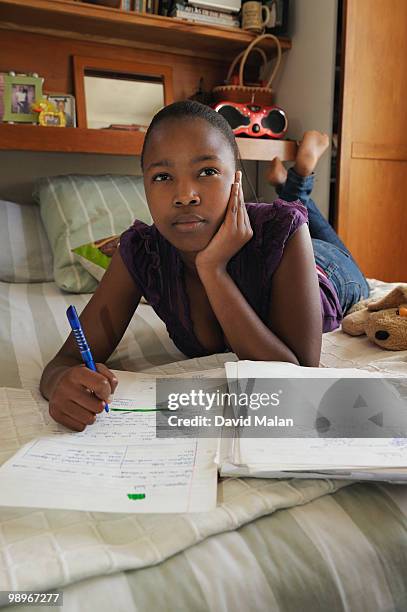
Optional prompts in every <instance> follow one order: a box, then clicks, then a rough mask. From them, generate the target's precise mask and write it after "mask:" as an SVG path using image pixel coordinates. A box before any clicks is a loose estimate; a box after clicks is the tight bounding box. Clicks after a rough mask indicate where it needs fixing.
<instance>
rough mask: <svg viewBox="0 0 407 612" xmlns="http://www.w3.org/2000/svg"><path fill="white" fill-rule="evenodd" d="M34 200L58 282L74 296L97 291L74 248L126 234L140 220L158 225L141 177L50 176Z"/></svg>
mask: <svg viewBox="0 0 407 612" xmlns="http://www.w3.org/2000/svg"><path fill="white" fill-rule="evenodd" d="M34 197H35V198H36V200H37V201H38V202H39V204H40V210H41V217H42V220H43V222H44V226H45V230H46V232H47V235H48V238H49V241H50V243H51V248H52V252H53V255H54V276H55V282H56V283H57V285H58V286H59V287H60V288H61V289H63V290H64V291H70V292H73V293H91V292H93V291H94V290H95V289H96V287H97V281H96V280H95V278H93V276H92V275H91V274H89V272H88V271H87V270H85V268H84V267H83V266H82V265H81V264H80V263H79V262H78V261H76V258H75V255H74V253H73V252H72V251H73V249H76V248H77V247H79V246H81V245H83V244H86V243H89V242H95V241H96V240H100V239H101V238H104V237H105V236H112V235H116V234H121V233H122V232H123V231H124V230H125V229H127V228H128V227H129V226H130V225H131V224H132V223H133V222H134V219H136V218H137V219H140V220H141V221H144V223H151V222H152V219H151V216H150V212H149V210H148V206H147V202H146V197H145V193H144V186H143V179H142V177H140V176H121V175H117V176H115V175H110V174H107V175H102V176H86V175H66V176H54V177H47V178H44V179H40V181H39V182H38V184H37V187H36V190H35V193H34Z"/></svg>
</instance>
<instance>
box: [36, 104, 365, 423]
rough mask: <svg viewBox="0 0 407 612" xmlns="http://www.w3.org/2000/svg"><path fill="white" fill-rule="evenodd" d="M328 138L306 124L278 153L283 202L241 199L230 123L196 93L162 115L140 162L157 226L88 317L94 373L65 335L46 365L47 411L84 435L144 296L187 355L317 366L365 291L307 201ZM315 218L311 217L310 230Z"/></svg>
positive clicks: (112, 270) (130, 249)
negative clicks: (293, 147) (324, 341)
mask: <svg viewBox="0 0 407 612" xmlns="http://www.w3.org/2000/svg"><path fill="white" fill-rule="evenodd" d="M327 146H328V137H327V136H326V135H324V134H320V133H318V132H306V133H305V135H304V138H303V140H302V142H301V144H300V146H299V148H298V153H297V157H296V160H295V165H294V167H293V168H292V169H290V170H289V171H288V174H287V172H286V170H285V168H284V166H283V165H282V163H281V162H280V161H279V160H278V159H275V160H274V162H273V163H272V166H271V172H270V180H271V182H272V183H274V184H275V186H276V189H277V192H278V194H279V199H277V200H276V201H275V202H273V204H245V203H244V200H243V191H242V185H241V172H240V170H238V169H237V168H238V167H239V154H238V149H237V144H236V141H235V138H234V135H233V132H232V130H231V128H230V127H229V124H228V123H227V122H226V120H225V119H224V118H223V117H222V116H221V115H219V114H218V113H217V112H215V111H214V110H212V109H211V108H209V107H207V106H204V105H202V104H199V103H197V102H191V101H186V102H176V103H174V104H171V105H170V106H167V107H165V108H164V109H162V110H161V111H160V112H159V113H158V114H157V115H156V116H155V117H154V119H153V121H152V123H151V125H150V127H149V129H148V131H147V134H146V138H145V142H144V148H143V152H142V156H141V165H142V168H143V173H144V184H145V192H146V197H147V202H148V205H149V208H150V212H151V215H152V218H153V220H154V224H153V225H152V226H148V225H145V224H144V223H142V222H141V221H135V223H134V224H133V225H132V227H130V228H129V229H128V230H127V231H125V232H124V233H123V235H122V236H121V239H120V246H119V250H118V252H117V253H116V254H115V255H114V256H113V258H112V262H111V265H110V267H109V269H108V271H107V272H106V273H105V275H104V277H103V280H102V281H101V283H100V285H99V287H98V289H97V290H96V292H95V294H94V295H93V297H92V298H91V300H90V301H89V303H88V304H87V306H86V308H85V309H84V311H83V313H82V315H81V322H82V326H83V329H84V332H85V335H86V337H87V339H88V342H89V345H90V346H91V348H92V352H93V356H94V359H95V362H98V366H97V367H98V372H92V371H91V370H88V369H87V368H85V367H84V366H83V364H82V363H81V361H80V357H79V354H78V349H77V346H76V344H75V342H74V340H73V338H72V334H71V335H70V336H69V338H68V339H67V341H66V342H65V344H64V345H63V347H62V348H61V350H60V351H59V352H58V353H57V355H56V356H55V357H54V359H53V360H52V361H51V362H50V363H49V364H48V365H47V367H46V368H45V370H44V373H43V375H42V379H41V391H42V393H43V395H44V396H45V397H46V398H48V399H49V400H50V414H51V416H52V417H53V418H54V419H55V420H56V421H58V422H60V423H62V424H64V425H66V426H67V427H69V428H71V429H74V430H83V429H84V428H85V427H86V425H88V424H91V423H93V422H94V421H95V418H96V414H97V413H99V412H101V411H102V410H103V408H104V403H105V402H108V401H109V400H110V396H111V394H112V393H113V392H114V390H115V388H116V385H117V380H116V379H115V377H114V375H113V373H112V372H111V371H110V370H109V369H108V368H107V367H106V366H105V365H104V362H105V361H106V360H107V359H108V358H109V356H110V355H111V353H112V352H113V351H114V349H115V347H116V346H117V344H118V343H119V341H120V339H121V338H122V336H123V334H124V332H125V330H126V328H127V326H128V324H129V321H130V319H131V317H132V316H133V314H134V311H135V310H136V308H137V306H138V304H139V301H140V298H141V296H142V295H144V296H145V298H146V299H147V301H148V302H149V303H150V304H151V306H152V307H153V308H154V310H155V311H156V313H157V314H158V316H159V317H160V318H161V319H162V320H163V321H164V322H165V324H166V326H167V330H168V333H169V335H170V337H171V338H172V340H173V341H174V343H175V344H176V345H177V347H178V348H179V349H180V350H181V351H182V352H183V353H185V355H187V356H189V357H200V356H203V355H208V354H212V353H219V352H224V351H233V352H234V353H236V355H237V356H238V357H239V359H251V360H266V361H287V362H291V363H294V364H300V365H304V366H318V363H319V358H320V350H321V335H322V332H323V331H324V332H325V331H330V330H332V329H335V328H336V327H338V326H339V324H340V321H341V319H342V316H343V315H344V314H345V313H346V312H347V310H349V308H350V307H351V306H352V305H353V304H354V303H355V302H358V301H359V300H360V299H362V298H365V297H367V296H368V293H369V288H368V285H367V282H366V279H365V278H364V276H363V274H362V273H361V271H360V270H359V268H358V267H357V265H356V263H355V261H354V260H353V258H352V256H351V254H350V253H349V251H348V250H347V249H346V247H345V246H344V245H343V244H342V242H341V241H340V240H339V238H338V236H337V235H336V234H335V232H334V230H333V229H332V228H331V227H330V225H329V224H328V223H327V221H325V219H324V218H323V217H322V215H321V213H320V212H319V211H318V209H317V207H316V206H315V204H314V202H313V201H312V200H311V199H310V194H311V191H312V186H313V182H314V174H313V171H314V168H315V166H316V163H317V161H318V159H319V157H320V156H321V155H322V153H323V152H324V151H325V149H326V148H327ZM307 221H308V223H309V225H307Z"/></svg>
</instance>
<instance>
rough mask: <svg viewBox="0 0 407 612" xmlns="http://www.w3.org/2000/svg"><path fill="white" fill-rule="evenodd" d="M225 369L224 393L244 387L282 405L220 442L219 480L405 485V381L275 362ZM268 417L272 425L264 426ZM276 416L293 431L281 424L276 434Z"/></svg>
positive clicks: (230, 365)
mask: <svg viewBox="0 0 407 612" xmlns="http://www.w3.org/2000/svg"><path fill="white" fill-rule="evenodd" d="M225 368H226V373H227V378H228V383H229V385H228V386H229V389H234V390H235V391H236V390H237V391H240V392H241V391H242V389H247V388H249V393H250V394H251V395H252V396H253V395H254V396H255V397H258V396H259V394H260V393H261V392H264V391H265V390H270V389H277V392H278V391H280V392H281V396H280V397H281V403H280V406H279V410H276V409H273V408H270V407H267V408H266V409H264V410H262V411H256V412H253V411H252V414H251V415H250V417H251V423H250V425H249V426H248V425H247V424H245V425H243V426H242V427H235V429H234V435H233V437H232V438H229V439H225V440H223V442H222V452H221V455H222V457H221V461H220V463H221V465H220V473H221V475H222V476H252V477H261V478H266V477H269V478H276V477H290V476H295V477H297V478H298V477H303V478H325V477H327V476H328V477H330V478H345V479H354V480H391V481H394V482H396V481H397V482H406V481H407V386H406V381H405V380H404V379H403V378H401V377H399V378H398V379H397V378H394V379H388V378H387V379H386V378H384V377H383V376H382V375H381V374H378V373H371V372H367V371H364V370H359V369H338V368H335V369H333V368H302V367H298V366H295V365H293V364H288V363H276V362H275V363H271V362H253V361H238V362H233V363H226V364H225ZM279 387H282V388H281V389H280V388H279ZM283 397H284V400H283ZM235 412H236V409H235ZM247 412H250V410H248V411H247ZM247 412H246V413H245V414H247ZM276 413H277V414H276ZM269 417H270V421H272V422H273V423H272V425H271V427H268V426H267V425H266V424H265V423H267V420H268V418H269ZM282 417H292V419H291V420H292V421H294V427H293V428H292V429H291V430H290V428H289V427H287V426H286V424H285V423H283V428H282V429H281V428H280V432H278V431H276V425H277V423H276V421H278V419H280V421H284V418H282ZM254 419H256V420H257V422H258V423H260V425H259V426H258V427H256V426H254V425H253V420H254ZM289 420H290V419H287V418H286V419H285V421H289ZM280 433H281V436H280Z"/></svg>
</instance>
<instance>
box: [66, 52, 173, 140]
mask: <svg viewBox="0 0 407 612" xmlns="http://www.w3.org/2000/svg"><path fill="white" fill-rule="evenodd" d="M73 62H74V82H75V98H76V115H77V125H78V127H79V128H93V129H106V128H110V126H112V125H121V126H126V125H127V126H131V125H138V126H148V125H149V123H150V122H151V120H152V118H153V116H154V115H155V114H156V113H157V112H158V111H159V110H160V109H161V108H162V107H163V106H166V105H167V104H171V102H173V101H174V95H173V78H172V68H171V66H165V65H158V64H148V63H142V62H132V61H120V62H118V61H117V60H112V59H110V58H95V57H82V56H74V58H73Z"/></svg>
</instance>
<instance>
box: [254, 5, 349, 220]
mask: <svg viewBox="0 0 407 612" xmlns="http://www.w3.org/2000/svg"><path fill="white" fill-rule="evenodd" d="M336 21H337V0H291V1H290V36H291V38H292V49H291V50H290V51H288V52H286V53H284V54H283V60H282V63H281V68H280V71H279V74H278V76H277V78H276V80H275V82H274V83H273V89H275V90H276V97H275V103H276V104H279V105H280V106H281V107H282V108H283V109H284V110H285V111H286V112H287V114H288V119H289V131H288V134H287V137H288V138H291V139H294V140H299V139H300V138H301V136H302V134H303V132H304V131H305V130H310V129H314V130H319V131H322V132H327V133H328V134H329V136H330V137H331V136H332V115H333V97H334V83H335V49H336ZM330 155H331V153H330V151H329V152H327V153H325V155H324V157H323V158H322V159H321V161H320V162H319V164H318V167H317V180H316V185H315V188H314V191H313V199H314V200H315V202H316V203H317V204H318V206H319V208H320V210H321V212H322V213H323V214H324V215H325V216H328V210H329V179H330ZM266 167H267V164H266V163H265V162H262V163H261V164H260V181H259V182H260V195H262V196H264V198H265V199H266V201H270V200H271V199H273V197H274V190H272V189H271V188H270V186H269V185H267V183H266V181H265V178H264V173H265V170H266ZM262 199H263V198H262Z"/></svg>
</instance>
